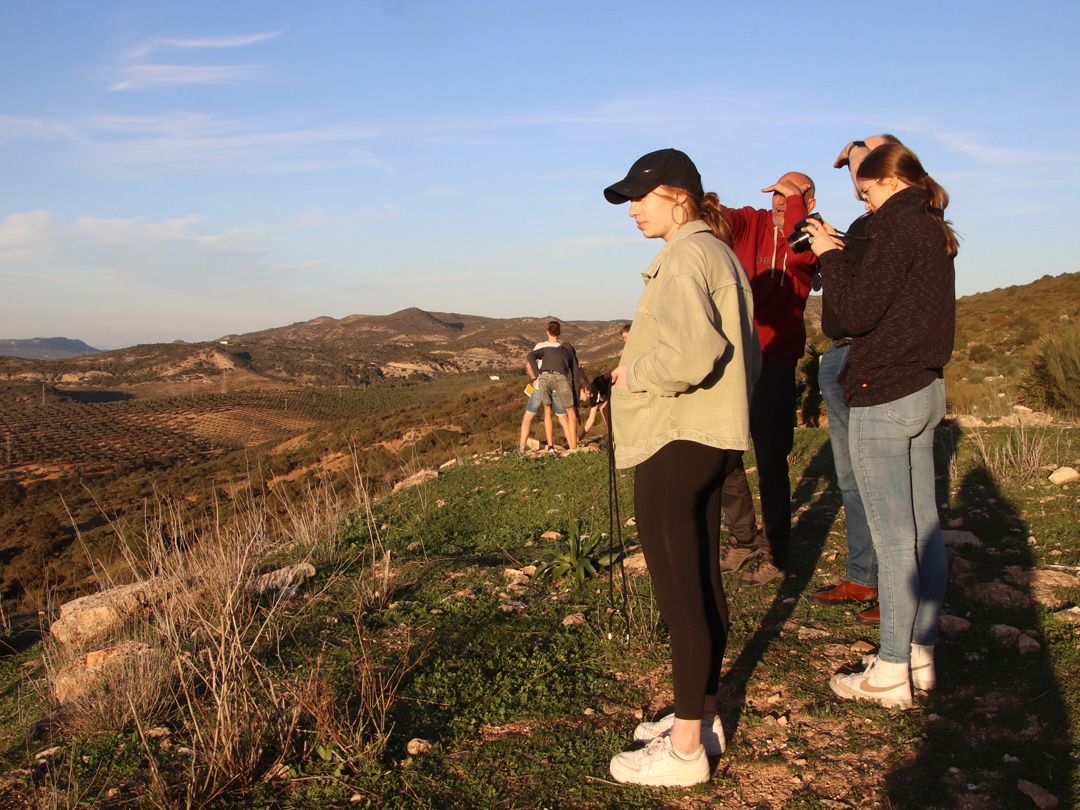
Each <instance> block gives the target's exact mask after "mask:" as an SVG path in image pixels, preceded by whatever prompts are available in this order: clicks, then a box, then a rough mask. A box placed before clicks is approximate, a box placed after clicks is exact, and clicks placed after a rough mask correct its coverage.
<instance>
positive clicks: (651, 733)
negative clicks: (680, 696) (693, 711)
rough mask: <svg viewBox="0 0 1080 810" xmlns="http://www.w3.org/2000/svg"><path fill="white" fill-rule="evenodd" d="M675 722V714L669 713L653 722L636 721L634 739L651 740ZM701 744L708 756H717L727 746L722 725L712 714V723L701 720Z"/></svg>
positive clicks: (662, 734) (662, 733) (661, 734)
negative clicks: (706, 723) (707, 723)
mask: <svg viewBox="0 0 1080 810" xmlns="http://www.w3.org/2000/svg"><path fill="white" fill-rule="evenodd" d="M674 723H675V715H674V714H669V715H667V716H666V717H661V718H660V719H659V720H654V721H653V722H651V723H650V722H645V723H638V726H637V728H635V729H634V740H635V741H637V742H652V741H653V740H655V739H656V738H657V737H663V736H664V735H666V734H668V733H669V732H670V731H671V727H672V725H674ZM701 745H702V746H703V747H704V748H705V753H706V754H707V755H708V756H710V757H718V756H720V755H721V754H722V753H724V749H725V748H727V740H725V739H724V727H723V726H722V725H720V718H719V717H716V716H714V717H713V719H712V723H710V724H709V725H705V721H704V720H702V721H701Z"/></svg>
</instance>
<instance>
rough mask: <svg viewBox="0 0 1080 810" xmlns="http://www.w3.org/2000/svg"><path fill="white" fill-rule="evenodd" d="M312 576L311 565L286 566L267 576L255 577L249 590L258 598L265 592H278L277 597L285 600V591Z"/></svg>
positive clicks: (312, 568)
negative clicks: (298, 581)
mask: <svg viewBox="0 0 1080 810" xmlns="http://www.w3.org/2000/svg"><path fill="white" fill-rule="evenodd" d="M313 576H315V566H314V565H312V564H311V563H299V564H297V565H287V566H285V567H284V568H279V569H278V570H277V571H271V572H270V573H269V574H263V575H262V576H258V577H255V579H254V580H252V582H251V585H250V589H251V591H252V592H253V593H257V594H259V595H260V596H262V595H263V594H265V593H266V592H267V591H278V592H279V594H278V595H279V597H282V598H285V597H284V593H285V591H286V590H287V589H288V588H289V587H290V586H292V585H293V584H294V583H296V581H297V580H300V582H303V581H304V580H306V579H311V578H312V577H313Z"/></svg>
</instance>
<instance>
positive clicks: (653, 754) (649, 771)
mask: <svg viewBox="0 0 1080 810" xmlns="http://www.w3.org/2000/svg"><path fill="white" fill-rule="evenodd" d="M611 775H612V776H613V777H614V778H615V781H616V782H626V783H629V784H633V785H652V786H653V787H688V786H689V785H697V784H700V783H701V782H708V781H709V758H708V756H707V755H706V754H705V747H704V746H701V745H699V746H698V749H697V751H695V752H694V753H693V754H692V755H690V756H689V757H684V756H683V755H682V754H680V753H679V752H678V751H676V750H675V749H674V747H672V745H671V738H670V737H668V736H667V735H666V734H665V735H663V736H661V737H656V738H655V739H654V740H653V741H652V742H650V743H649V744H648V745H647V746H645V747H644V748H640V749H638V750H637V751H623V752H622V753H621V754H616V755H615V756H614V757H612V758H611Z"/></svg>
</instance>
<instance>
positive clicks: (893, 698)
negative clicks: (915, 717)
mask: <svg viewBox="0 0 1080 810" xmlns="http://www.w3.org/2000/svg"><path fill="white" fill-rule="evenodd" d="M894 667H895V668H896V669H897V670H898V671H901V672H902V673H903V674H902V676H900V675H896V676H894V675H892V674H888V675H887V677H886V678H883V677H882V676H883V675H886V672H881V671H879V670H885V671H888V672H889V673H891V671H892V670H893V669H894ZM881 680H885V681H886V682H885V683H880V681H881ZM829 687H830V688H831V689H832V690H833V692H835V693H836V694H837V695H839V696H840V697H842V698H846V699H847V700H870V701H873V702H875V703H880V704H881V705H882V706H884V707H885V708H886V709H910V708H911V706H912V699H911V678H910V676H909V675H908V667H907V665H906V664H894V665H892V666H890V665H889V664H888V662H885V661H881V660H880V659H878V658H875V659H874V661H873V663H871V664H870V666H868V667H867V668H866V669H865V670H863V671H862V672H853V673H851V674H850V675H841V674H840V673H837V674H836V675H833V676H832V677H831V678H830V679H829Z"/></svg>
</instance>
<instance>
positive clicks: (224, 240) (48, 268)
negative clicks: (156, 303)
mask: <svg viewBox="0 0 1080 810" xmlns="http://www.w3.org/2000/svg"><path fill="white" fill-rule="evenodd" d="M199 224H200V218H199V217H197V216H188V217H182V218H176V219H167V220H165V221H163V222H146V221H144V220H139V219H103V218H99V217H81V218H79V219H77V220H75V221H74V222H72V223H71V224H64V223H62V222H60V221H58V220H57V218H56V217H55V216H54V215H53V214H52V213H51V212H49V211H29V212H25V213H19V214H12V215H10V216H8V217H7V218H5V219H4V220H3V221H2V222H0V277H3V276H4V275H7V274H8V273H12V274H16V275H26V274H28V273H29V274H36V273H45V274H48V275H51V276H52V277H54V278H65V277H66V278H72V279H84V280H85V279H86V278H87V277H91V278H93V277H98V278H116V277H126V278H138V279H139V280H141V281H143V282H149V283H153V284H164V285H166V286H170V287H173V286H177V287H184V286H187V285H189V284H192V283H204V282H208V281H213V282H217V283H222V279H228V278H238V277H243V276H250V275H251V274H253V273H258V272H261V271H265V270H266V269H269V268H270V263H269V262H268V260H267V249H268V244H269V240H268V239H267V237H266V236H265V235H263V234H262V233H259V232H257V231H254V230H249V229H234V230H228V231H224V232H222V233H217V234H199V233H198V226H199ZM278 269H280V268H278Z"/></svg>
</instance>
